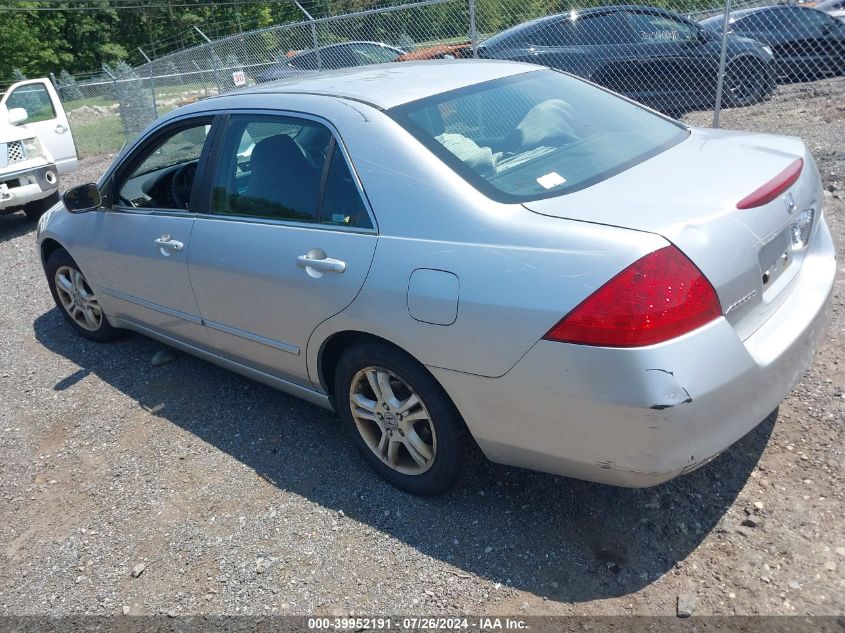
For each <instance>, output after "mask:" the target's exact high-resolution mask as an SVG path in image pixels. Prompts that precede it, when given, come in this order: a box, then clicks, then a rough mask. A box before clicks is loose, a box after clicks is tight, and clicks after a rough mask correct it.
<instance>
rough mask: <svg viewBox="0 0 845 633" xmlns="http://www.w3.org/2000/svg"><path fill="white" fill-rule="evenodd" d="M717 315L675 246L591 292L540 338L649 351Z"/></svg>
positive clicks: (715, 302)
mask: <svg viewBox="0 0 845 633" xmlns="http://www.w3.org/2000/svg"><path fill="white" fill-rule="evenodd" d="M721 314H722V309H721V306H720V304H719V298H718V297H717V296H716V291H715V290H714V289H713V286H712V285H710V282H709V281H707V279H706V278H705V277H704V275H703V274H702V273H701V271H700V270H699V269H698V268H697V267H696V266H695V264H693V263H692V262H691V261H690V260H689V259H687V257H686V256H685V255H684V254H683V253H682V252H681V251H679V250H678V249H677V248H676V247H674V246H666V247H665V248H661V249H660V250H657V251H654V252H653V253H649V254H648V255H646V256H645V257H642V258H641V259H638V260H637V261H635V262H634V263H633V264H631V265H630V266H628V267H627V268H626V269H625V270H623V271H622V272H621V273H619V274H618V275H616V276H615V277H614V278H613V279H611V280H610V281H608V282H607V283H606V284H604V285H603V286H602V287H601V288H599V289H598V290H596V291H595V292H594V293H593V294H591V295H590V296H589V297H587V298H586V299H584V301H582V302H581V303H580V304H578V305H577V306H576V307H575V308H574V309H573V310H572V311H571V312H570V313H569V314H567V315H566V316H565V317H563V319H561V320H560V321H559V322H558V324H557V325H555V326H554V327H553V328H552V329H551V330H549V332H548V333H547V334H546V336H544V337H543V338H545V339H547V340H550V341H559V342H561V343H577V344H580V345H600V346H603V347H639V346H640V345H653V344H654V343H660V342H662V341H667V340H669V339H672V338H675V337H676V336H680V335H681V334H686V333H687V332H691V331H692V330H694V329H696V328H699V327H701V326H702V325H705V324H706V323H709V322H710V321H712V320H713V319H716V318H718V317H719V316H721Z"/></svg>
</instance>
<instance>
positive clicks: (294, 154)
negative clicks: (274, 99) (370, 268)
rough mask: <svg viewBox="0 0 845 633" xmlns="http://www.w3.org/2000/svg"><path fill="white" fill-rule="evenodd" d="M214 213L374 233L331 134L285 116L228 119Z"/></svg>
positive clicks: (218, 172)
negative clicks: (335, 226)
mask: <svg viewBox="0 0 845 633" xmlns="http://www.w3.org/2000/svg"><path fill="white" fill-rule="evenodd" d="M212 213H215V214H220V215H232V216H244V217H254V218H269V219H274V220H287V221H295V222H307V223H323V224H334V225H338V226H350V227H359V228H372V223H371V222H370V219H369V216H368V215H367V212H366V209H365V207H364V205H363V202H362V200H361V196H360V194H359V192H358V188H357V184H356V182H355V180H354V179H353V177H352V174H351V171H350V169H349V167H348V165H347V164H346V161H345V159H344V157H343V153H342V152H341V151H340V148H339V147H337V145H336V143H335V141H334V137H333V136H332V133H331V132H330V131H329V129H328V128H326V127H325V126H324V125H322V124H320V123H317V122H316V121H311V120H307V119H298V118H294V117H285V116H265V115H235V116H232V117H231V119H230V121H229V126H228V128H227V130H226V134H225V135H224V140H223V144H222V147H221V150H220V156H219V163H218V168H217V172H216V174H215V177H214V185H213V190H212Z"/></svg>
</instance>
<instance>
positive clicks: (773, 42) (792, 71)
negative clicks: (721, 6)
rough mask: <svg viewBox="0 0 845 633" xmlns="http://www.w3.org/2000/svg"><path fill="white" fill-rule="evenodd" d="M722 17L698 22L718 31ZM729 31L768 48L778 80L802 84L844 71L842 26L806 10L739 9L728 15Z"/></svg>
mask: <svg viewBox="0 0 845 633" xmlns="http://www.w3.org/2000/svg"><path fill="white" fill-rule="evenodd" d="M724 23H725V16H724V15H718V16H714V17H712V18H708V19H707V20H704V21H702V22H701V25H702V26H703V27H705V28H706V29H709V30H710V31H712V32H721V30H722V27H723V25H724ZM729 26H730V32H731V33H732V34H735V35H742V36H745V37H752V38H754V39H755V40H757V41H759V42H762V43H763V44H765V45H766V46H768V47H769V48H771V50H772V52H773V54H774V67H775V70H776V72H777V75H778V78H780V79H782V80H787V81H792V80H798V81H803V80H807V79H817V78H819V77H825V76H829V75H841V74H842V73H843V72H845V24H843V23H842V22H840V21H839V20H837V19H836V18H834V17H831V16H830V15H828V14H826V13H824V12H823V11H819V10H818V9H811V8H808V7H798V6H788V5H779V6H772V7H761V8H758V9H743V10H740V11H734V12H732V13H731V15H730V21H729Z"/></svg>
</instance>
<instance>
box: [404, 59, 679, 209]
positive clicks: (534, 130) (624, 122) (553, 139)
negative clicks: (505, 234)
mask: <svg viewBox="0 0 845 633" xmlns="http://www.w3.org/2000/svg"><path fill="white" fill-rule="evenodd" d="M388 114H390V115H391V116H392V117H393V118H394V119H395V120H396V121H397V122H399V123H400V124H401V125H402V126H403V127H405V128H406V129H407V130H408V131H409V132H411V134H413V135H414V136H416V137H417V138H418V139H419V140H420V141H421V142H422V143H423V144H424V145H426V146H427V147H428V148H429V149H430V150H431V151H432V152H434V153H435V154H436V155H437V156H438V157H439V158H440V159H441V160H443V161H444V162H445V163H446V164H447V165H449V166H450V167H451V168H452V169H454V170H455V171H456V172H458V173H459V174H460V175H461V176H463V177H464V178H465V179H466V180H468V181H469V182H470V183H471V184H472V185H473V186H475V187H476V188H477V189H479V190H480V191H482V192H483V193H484V194H485V195H487V196H489V197H491V198H493V199H495V200H500V201H503V202H526V201H529V200H537V199H540V198H548V197H551V196H557V195H561V194H564V193H569V192H572V191H576V190H578V189H583V188H584V187H588V186H590V185H592V184H595V183H596V182H599V181H601V180H604V179H605V178H609V177H610V176H612V175H614V174H617V173H619V172H621V171H623V170H625V169H628V168H630V167H632V166H634V165H636V164H637V163H640V162H642V161H644V160H646V159H647V158H650V157H652V156H654V155H656V154H658V153H660V152H662V151H663V150H665V149H667V148H669V147H671V146H673V145H675V144H677V143H679V142H681V141H682V140H683V139H685V138H686V137H687V135H688V134H689V132H688V131H687V129H686V128H685V127H684V126H683V125H681V124H680V123H675V122H673V121H671V120H669V119H666V118H664V117H662V116H659V115H657V114H654V113H653V112H650V111H649V110H646V109H645V108H642V107H640V106H637V105H634V104H632V103H630V102H628V101H625V100H624V99H620V98H619V97H616V96H614V95H613V94H612V93H610V92H607V91H605V90H602V89H601V88H597V87H595V86H592V85H591V84H589V83H586V82H584V81H582V80H580V79H576V78H574V77H570V76H568V75H564V74H562V73H558V72H555V71H551V70H540V71H535V72H529V73H525V74H521V75H516V76H514V77H506V78H504V79H496V80H493V81H489V82H485V83H482V84H477V85H474V86H469V87H467V88H461V89H459V90H455V91H452V92H446V93H443V94H439V95H435V96H434V97H429V98H426V99H422V100H420V101H414V102H411V103H408V104H405V105H402V106H399V107H396V108H393V109H391V110H389V111H388Z"/></svg>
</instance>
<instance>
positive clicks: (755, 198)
mask: <svg viewBox="0 0 845 633" xmlns="http://www.w3.org/2000/svg"><path fill="white" fill-rule="evenodd" d="M802 169H804V159H803V158H799V159H797V160H794V161H792V162H791V163H790V164H789V166H788V167H787V168H786V169H784V170H783V171H782V172H780V173H779V174H778V175H777V176H775V177H774V178H772V179H771V180H770V181H769V182H767V183H766V184H765V185H763V186H762V187H759V188H757V189H755V190H754V191H752V192H751V193H749V194H748V195H747V196H745V197H744V198H743V199H742V200H740V201H739V202H737V203H736V208H737V209H753V208H754V207H761V206H763V205H764V204H768V203H769V202H771V201H772V200H774V199H775V198H777V197H778V196H779V195H780V194H782V193H783V192H784V191H786V190H787V189H789V188H790V187H791V186H792V185H794V184H795V181H796V180H798V178H799V177H800V176H801V170H802Z"/></svg>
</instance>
